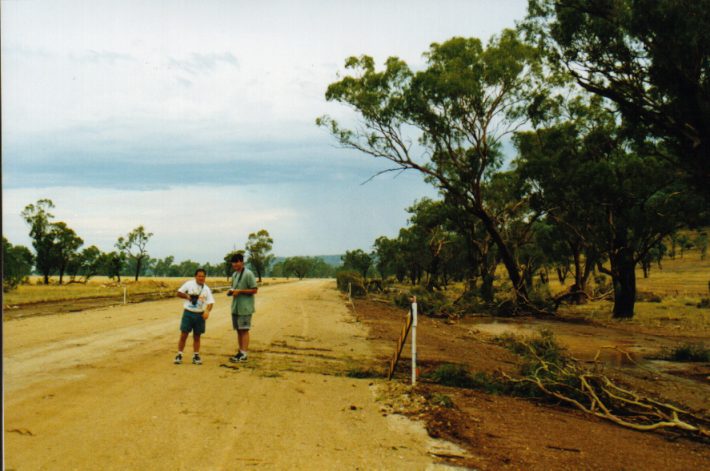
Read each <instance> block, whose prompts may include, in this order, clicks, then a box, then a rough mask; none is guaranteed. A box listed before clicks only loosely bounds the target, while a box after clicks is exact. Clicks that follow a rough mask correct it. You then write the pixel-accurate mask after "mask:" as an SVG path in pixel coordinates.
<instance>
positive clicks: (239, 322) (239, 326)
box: [232, 314, 252, 330]
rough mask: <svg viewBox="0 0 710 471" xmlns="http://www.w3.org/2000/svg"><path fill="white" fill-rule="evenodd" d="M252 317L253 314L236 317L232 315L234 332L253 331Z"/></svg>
mask: <svg viewBox="0 0 710 471" xmlns="http://www.w3.org/2000/svg"><path fill="white" fill-rule="evenodd" d="M251 316H252V315H251V314H249V315H248V316H235V315H234V314H232V327H234V330H249V329H251Z"/></svg>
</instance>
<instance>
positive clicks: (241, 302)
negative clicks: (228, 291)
mask: <svg viewBox="0 0 710 471" xmlns="http://www.w3.org/2000/svg"><path fill="white" fill-rule="evenodd" d="M256 287H257V286H256V277H255V276H254V274H253V273H252V272H251V271H250V270H248V269H247V268H244V270H243V271H242V272H241V273H239V272H236V271H235V272H234V273H233V274H232V289H256ZM254 310H255V309H254V295H253V294H240V295H239V296H237V297H236V298H235V297H233V298H232V315H235V316H250V315H251V314H253V313H254Z"/></svg>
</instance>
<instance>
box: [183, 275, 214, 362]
mask: <svg viewBox="0 0 710 471" xmlns="http://www.w3.org/2000/svg"><path fill="white" fill-rule="evenodd" d="M205 278H207V272H206V271H205V270H204V269H202V268H198V269H197V271H195V279H194V280H190V281H186V282H185V283H184V284H183V285H182V286H181V287H180V289H178V291H177V296H178V298H182V299H185V304H184V305H183V313H182V320H181V322H180V341H179V342H178V353H177V355H175V361H174V363H175V364H176V365H179V364H180V363H182V351H183V349H184V348H185V343H186V342H187V336H188V335H190V332H192V341H193V350H194V354H193V355H192V363H194V364H195V365H201V364H202V358H200V335H202V334H204V333H205V323H206V322H205V321H206V320H207V318H208V317H210V311H211V310H212V306H214V297H213V296H212V290H211V289H210V288H209V286H207V285H206V284H205Z"/></svg>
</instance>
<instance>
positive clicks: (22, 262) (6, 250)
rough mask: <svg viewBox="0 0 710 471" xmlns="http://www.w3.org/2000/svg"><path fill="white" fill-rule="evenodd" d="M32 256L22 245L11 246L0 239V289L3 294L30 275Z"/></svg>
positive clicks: (5, 240)
mask: <svg viewBox="0 0 710 471" xmlns="http://www.w3.org/2000/svg"><path fill="white" fill-rule="evenodd" d="M33 263H34V255H32V252H30V249H28V248H27V247H25V246H23V245H12V244H11V243H10V241H8V240H7V239H6V238H5V236H3V237H2V288H3V292H7V291H10V290H11V289H13V288H15V287H17V285H19V284H20V283H22V281H23V280H24V279H25V278H27V277H28V276H29V275H30V274H31V273H32V265H33Z"/></svg>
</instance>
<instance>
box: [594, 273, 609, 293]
mask: <svg viewBox="0 0 710 471" xmlns="http://www.w3.org/2000/svg"><path fill="white" fill-rule="evenodd" d="M594 284H595V288H594V293H593V294H594V296H599V295H602V294H605V293H608V292H609V291H610V290H611V283H610V282H609V277H608V276H606V275H603V274H601V273H600V274H598V275H595V276H594Z"/></svg>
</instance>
